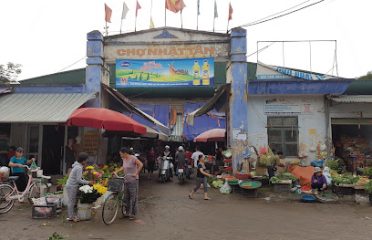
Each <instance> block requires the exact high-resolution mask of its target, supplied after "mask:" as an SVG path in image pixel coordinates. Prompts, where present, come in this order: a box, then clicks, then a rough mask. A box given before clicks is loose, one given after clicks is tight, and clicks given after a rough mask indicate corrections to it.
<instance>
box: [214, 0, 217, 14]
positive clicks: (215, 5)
mask: <svg viewBox="0 0 372 240" xmlns="http://www.w3.org/2000/svg"><path fill="white" fill-rule="evenodd" d="M214 18H218V11H217V3H216V0H214Z"/></svg>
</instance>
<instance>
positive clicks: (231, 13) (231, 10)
mask: <svg viewBox="0 0 372 240" xmlns="http://www.w3.org/2000/svg"><path fill="white" fill-rule="evenodd" d="M233 11H234V9H233V8H232V6H231V2H230V3H229V21H230V20H231V19H232V15H233Z"/></svg>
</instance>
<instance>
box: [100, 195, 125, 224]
mask: <svg viewBox="0 0 372 240" xmlns="http://www.w3.org/2000/svg"><path fill="white" fill-rule="evenodd" d="M120 201H121V199H119V198H118V197H117V193H111V194H110V195H109V196H107V198H106V200H105V202H104V203H103V208H102V220H103V222H104V223H105V224H106V225H110V224H111V223H113V222H114V221H115V219H116V216H117V215H118V211H119V207H120Z"/></svg>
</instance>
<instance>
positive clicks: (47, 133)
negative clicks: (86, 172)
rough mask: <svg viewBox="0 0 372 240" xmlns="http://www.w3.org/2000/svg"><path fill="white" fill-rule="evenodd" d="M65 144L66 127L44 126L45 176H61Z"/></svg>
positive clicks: (43, 166) (43, 163)
mask: <svg viewBox="0 0 372 240" xmlns="http://www.w3.org/2000/svg"><path fill="white" fill-rule="evenodd" d="M64 142H65V127H64V126H58V125H44V126H43V151H42V159H43V161H42V164H41V165H42V169H43V170H44V172H45V174H47V175H48V174H49V175H55V174H61V173H62V171H61V169H62V161H63V152H64V145H65V144H64Z"/></svg>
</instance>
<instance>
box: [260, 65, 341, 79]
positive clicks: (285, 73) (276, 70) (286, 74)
mask: <svg viewBox="0 0 372 240" xmlns="http://www.w3.org/2000/svg"><path fill="white" fill-rule="evenodd" d="M256 77H257V80H283V79H291V78H296V79H302V80H328V79H333V78H335V77H334V76H330V75H325V74H320V73H314V72H307V71H300V70H297V69H291V68H285V67H278V66H270V65H265V64H263V63H258V64H257V71H256Z"/></svg>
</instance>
